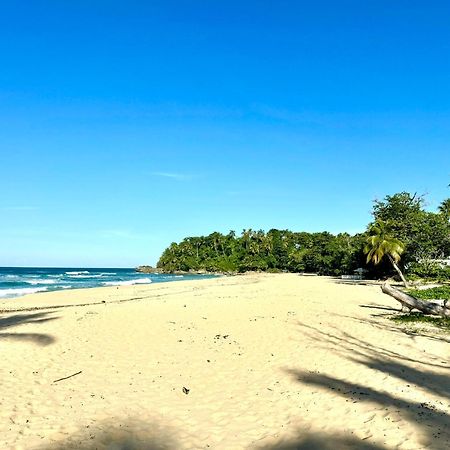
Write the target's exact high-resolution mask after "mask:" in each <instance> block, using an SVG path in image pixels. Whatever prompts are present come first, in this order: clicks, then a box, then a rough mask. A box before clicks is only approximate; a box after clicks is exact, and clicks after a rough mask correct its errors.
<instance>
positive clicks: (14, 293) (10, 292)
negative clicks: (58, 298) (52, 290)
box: [0, 287, 47, 298]
mask: <svg viewBox="0 0 450 450" xmlns="http://www.w3.org/2000/svg"><path fill="white" fill-rule="evenodd" d="M46 290H47V288H46V287H41V288H21V289H0V298H2V297H19V296H21V295H27V294H35V293H36V292H44V291H46Z"/></svg>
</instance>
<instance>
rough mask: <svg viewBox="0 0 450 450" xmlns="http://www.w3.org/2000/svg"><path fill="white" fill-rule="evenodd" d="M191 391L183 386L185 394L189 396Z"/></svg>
mask: <svg viewBox="0 0 450 450" xmlns="http://www.w3.org/2000/svg"><path fill="white" fill-rule="evenodd" d="M189 391H190V389H188V388H187V387H184V386H183V394H186V395H188V394H189Z"/></svg>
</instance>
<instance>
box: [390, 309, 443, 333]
mask: <svg viewBox="0 0 450 450" xmlns="http://www.w3.org/2000/svg"><path fill="white" fill-rule="evenodd" d="M391 320H393V321H394V322H397V323H414V324H417V323H426V324H428V325H433V326H435V327H437V328H441V329H442V330H445V331H448V332H450V318H448V317H433V316H425V315H424V314H422V313H411V314H401V315H398V316H394V317H391Z"/></svg>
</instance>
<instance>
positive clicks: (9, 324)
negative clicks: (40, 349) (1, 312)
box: [0, 312, 57, 345]
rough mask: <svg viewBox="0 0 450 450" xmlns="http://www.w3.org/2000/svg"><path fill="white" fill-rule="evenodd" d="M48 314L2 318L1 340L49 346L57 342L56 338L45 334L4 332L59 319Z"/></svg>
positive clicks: (0, 324)
mask: <svg viewBox="0 0 450 450" xmlns="http://www.w3.org/2000/svg"><path fill="white" fill-rule="evenodd" d="M49 314H50V313H48V312H42V313H33V314H13V315H6V316H4V317H0V339H5V340H15V341H24V342H31V343H33V344H37V345H49V344H52V343H53V342H55V338H54V337H53V336H51V335H49V334H44V333H18V332H16V331H14V332H9V331H7V332H4V331H3V330H5V329H7V330H9V329H10V328H14V327H18V326H20V325H24V324H41V323H44V322H48V321H50V320H55V319H57V317H49Z"/></svg>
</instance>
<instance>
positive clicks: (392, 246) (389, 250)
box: [364, 220, 408, 287]
mask: <svg viewBox="0 0 450 450" xmlns="http://www.w3.org/2000/svg"><path fill="white" fill-rule="evenodd" d="M369 232H370V236H369V237H368V238H367V241H366V245H365V247H364V253H366V254H367V262H368V263H369V262H370V261H372V262H373V263H374V264H379V263H380V262H381V260H382V259H383V258H384V257H385V256H387V257H388V259H389V261H390V262H391V264H392V266H393V267H394V269H395V270H396V272H397V273H398V275H399V276H400V278H401V280H402V281H403V284H404V285H405V287H408V282H407V281H406V279H405V277H404V275H403V273H402V271H401V270H400V268H399V267H398V262H399V261H400V256H401V254H402V253H403V251H404V250H405V244H403V242H401V241H399V240H398V239H396V238H395V237H393V236H392V235H391V234H389V229H388V227H387V225H386V223H385V222H383V221H381V220H378V221H377V222H375V223H374V224H373V225H372V226H371V227H370V229H369Z"/></svg>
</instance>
